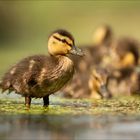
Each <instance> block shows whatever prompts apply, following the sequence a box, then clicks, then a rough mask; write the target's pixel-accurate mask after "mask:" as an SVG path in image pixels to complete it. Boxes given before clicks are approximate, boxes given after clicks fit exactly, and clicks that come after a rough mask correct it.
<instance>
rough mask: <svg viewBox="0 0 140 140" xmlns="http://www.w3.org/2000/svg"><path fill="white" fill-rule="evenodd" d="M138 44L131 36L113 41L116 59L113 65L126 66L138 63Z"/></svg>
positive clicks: (117, 66) (139, 45) (133, 65)
mask: <svg viewBox="0 0 140 140" xmlns="http://www.w3.org/2000/svg"><path fill="white" fill-rule="evenodd" d="M139 47H140V44H139V43H138V42H137V41H136V40H134V39H131V38H120V39H118V40H117V41H116V42H115V43H114V48H115V51H116V54H117V56H118V59H116V64H115V65H114V67H116V68H117V69H118V68H126V67H135V66H137V65H138V63H139Z"/></svg>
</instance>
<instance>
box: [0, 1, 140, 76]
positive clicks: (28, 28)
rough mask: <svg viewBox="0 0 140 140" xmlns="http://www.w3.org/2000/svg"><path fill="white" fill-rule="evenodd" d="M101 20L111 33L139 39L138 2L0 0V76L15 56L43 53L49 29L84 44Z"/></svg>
mask: <svg viewBox="0 0 140 140" xmlns="http://www.w3.org/2000/svg"><path fill="white" fill-rule="evenodd" d="M102 23H106V24H109V25H110V26H111V27H112V28H113V32H114V34H115V36H120V35H123V36H131V37H134V38H136V39H140V2H139V1H127V0H125V1H117V0H116V1H114V0H110V1H104V0H101V1H82V0H77V1H72V0H71V1H48V0H47V1H33V0H32V1H22V0H20V1H0V77H1V76H2V74H3V73H4V72H5V71H6V70H7V69H8V68H9V67H10V66H11V65H13V64H14V63H16V62H17V61H18V60H19V59H21V58H23V57H26V56H28V55H32V54H36V53H39V54H40V53H47V38H48V35H49V34H50V32H52V31H53V30H55V29H57V28H64V29H67V30H68V31H70V32H71V33H72V34H73V35H74V37H75V40H76V44H87V43H91V37H92V33H93V32H94V29H95V28H96V27H97V26H98V25H100V24H102Z"/></svg>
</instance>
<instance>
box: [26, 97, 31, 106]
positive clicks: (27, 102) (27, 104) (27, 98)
mask: <svg viewBox="0 0 140 140" xmlns="http://www.w3.org/2000/svg"><path fill="white" fill-rule="evenodd" d="M30 105H31V97H29V96H25V106H26V107H27V108H30Z"/></svg>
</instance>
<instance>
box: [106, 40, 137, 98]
mask: <svg viewBox="0 0 140 140" xmlns="http://www.w3.org/2000/svg"><path fill="white" fill-rule="evenodd" d="M114 48H115V53H116V56H117V57H116V58H115V59H113V61H112V63H111V64H110V65H111V68H112V70H111V71H112V74H111V76H110V78H109V82H108V88H109V90H110V91H111V93H112V94H113V95H118V94H120V95H121V94H124V95H131V86H132V81H133V80H132V77H133V75H135V74H134V73H135V68H136V67H137V66H138V62H139V43H138V42H137V41H135V40H133V39H130V38H121V39H119V40H117V41H116V42H115V47H114Z"/></svg>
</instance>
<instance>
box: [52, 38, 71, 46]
mask: <svg viewBox="0 0 140 140" xmlns="http://www.w3.org/2000/svg"><path fill="white" fill-rule="evenodd" d="M53 37H54V38H55V39H57V40H59V41H61V42H63V43H66V44H67V45H69V46H71V47H72V44H70V43H68V42H67V41H66V40H65V39H60V38H58V37H56V36H53Z"/></svg>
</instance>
